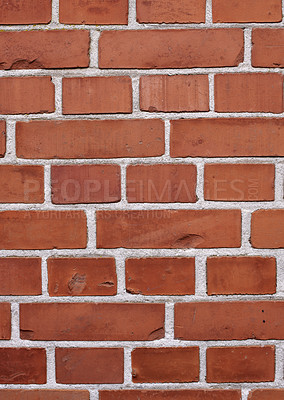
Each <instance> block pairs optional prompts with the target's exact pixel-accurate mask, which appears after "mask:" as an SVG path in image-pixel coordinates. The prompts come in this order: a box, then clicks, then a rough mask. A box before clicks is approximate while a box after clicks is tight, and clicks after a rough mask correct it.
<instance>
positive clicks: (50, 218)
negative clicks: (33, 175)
mask: <svg viewBox="0 0 284 400" xmlns="http://www.w3.org/2000/svg"><path fill="white" fill-rule="evenodd" d="M0 221H1V224H0V249H7V250H10V249H19V250H21V249H23V250H24V249H26V250H29V249H31V250H33V249H54V248H57V249H74V248H75V249H76V248H85V247H86V245H87V223H86V215H85V212H83V211H77V210H76V211H69V210H68V211H56V210H55V211H54V210H53V211H22V210H21V211H2V212H0ZM7 232H9V234H7Z"/></svg>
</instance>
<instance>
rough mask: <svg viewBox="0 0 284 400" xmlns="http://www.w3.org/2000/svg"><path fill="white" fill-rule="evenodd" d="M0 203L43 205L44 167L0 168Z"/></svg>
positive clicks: (10, 166)
mask: <svg viewBox="0 0 284 400" xmlns="http://www.w3.org/2000/svg"><path fill="white" fill-rule="evenodd" d="M0 187H1V191H0V203H43V202H44V167H42V166H38V165H1V166H0Z"/></svg>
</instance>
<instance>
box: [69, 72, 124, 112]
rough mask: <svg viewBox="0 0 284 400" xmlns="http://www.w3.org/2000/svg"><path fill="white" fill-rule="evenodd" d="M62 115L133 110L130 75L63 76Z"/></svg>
mask: <svg viewBox="0 0 284 400" xmlns="http://www.w3.org/2000/svg"><path fill="white" fill-rule="evenodd" d="M62 91H63V114H116V113H131V112H132V83H131V78H130V77H129V76H95V77H85V78H64V79H63V89H62Z"/></svg>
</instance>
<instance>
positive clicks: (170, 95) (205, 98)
mask: <svg viewBox="0 0 284 400" xmlns="http://www.w3.org/2000/svg"><path fill="white" fill-rule="evenodd" d="M140 108H141V110H143V111H150V112H152V111H164V112H171V111H176V112H181V111H209V83H208V76H207V75H173V76H168V75H152V76H142V77H141V78H140Z"/></svg>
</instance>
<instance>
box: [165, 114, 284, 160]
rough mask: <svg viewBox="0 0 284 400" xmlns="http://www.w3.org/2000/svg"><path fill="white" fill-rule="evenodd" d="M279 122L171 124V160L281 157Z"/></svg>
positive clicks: (282, 127)
mask: <svg viewBox="0 0 284 400" xmlns="http://www.w3.org/2000/svg"><path fill="white" fill-rule="evenodd" d="M283 122H284V120H283V119H281V118H277V119H272V118H257V119H256V118H214V119H211V118H205V119H189V120H176V121H171V156H172V157H246V156H247V157H250V156H251V157H271V156H279V157H281V156H284V123H283Z"/></svg>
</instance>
